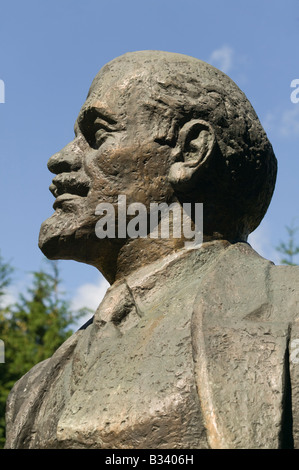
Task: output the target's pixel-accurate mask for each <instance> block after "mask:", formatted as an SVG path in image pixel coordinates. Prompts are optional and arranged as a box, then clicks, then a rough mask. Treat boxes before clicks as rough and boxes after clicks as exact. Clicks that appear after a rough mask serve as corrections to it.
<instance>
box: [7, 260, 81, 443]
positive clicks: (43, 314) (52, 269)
mask: <svg viewBox="0 0 299 470" xmlns="http://www.w3.org/2000/svg"><path fill="white" fill-rule="evenodd" d="M0 272H1V267H0ZM6 273H7V274H8V273H9V270H8V269H7V271H6ZM32 276H33V278H32V285H31V286H30V287H29V288H28V289H27V293H26V295H24V294H20V296H19V301H18V302H17V303H15V304H14V305H11V306H10V307H6V308H5V309H2V310H1V311H0V339H2V340H3V341H4V343H5V364H0V367H1V369H0V370H1V382H0V446H1V444H2V445H3V444H4V441H5V438H4V426H5V421H4V415H5V405H6V400H7V396H8V393H9V391H10V390H11V388H12V387H13V385H14V383H15V382H16V381H17V380H18V379H19V378H21V377H22V376H23V375H24V374H25V373H26V372H27V371H28V370H29V369H31V368H32V367H33V366H34V365H35V364H37V363H38V362H40V361H43V360H44V359H47V358H49V357H50V356H51V355H52V354H53V353H54V351H56V349H57V348H58V347H59V346H60V345H61V344H62V343H63V342H64V341H65V340H66V339H67V338H68V337H69V336H70V335H71V334H72V333H73V329H72V328H74V325H75V322H76V321H77V320H78V319H79V318H80V317H81V316H82V315H85V314H86V313H87V309H81V310H80V311H77V312H73V311H72V310H71V309H70V306H69V304H68V302H67V301H66V300H65V299H64V298H63V293H62V292H61V290H60V284H61V281H60V279H59V268H58V262H57V261H50V262H48V267H47V269H46V270H45V269H42V270H40V271H35V272H33V273H32ZM7 279H8V278H7V276H6V277H5V276H4V277H3V282H4V281H5V280H7ZM4 285H5V286H7V285H8V284H7V282H6V283H5V282H4V284H3V286H4Z"/></svg>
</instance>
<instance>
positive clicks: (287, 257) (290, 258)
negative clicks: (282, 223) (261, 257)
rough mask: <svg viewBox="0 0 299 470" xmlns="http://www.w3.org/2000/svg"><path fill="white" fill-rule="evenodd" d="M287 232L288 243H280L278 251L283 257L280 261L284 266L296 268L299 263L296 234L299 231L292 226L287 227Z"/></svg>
mask: <svg viewBox="0 0 299 470" xmlns="http://www.w3.org/2000/svg"><path fill="white" fill-rule="evenodd" d="M286 230H287V232H288V240H287V242H286V243H285V242H280V244H279V245H278V246H277V247H276V249H277V251H279V252H280V253H281V254H282V255H283V257H282V258H281V260H280V262H281V263H282V264H287V265H289V266H296V265H297V264H298V263H295V257H296V255H298V254H299V245H297V244H296V241H295V234H296V232H297V231H298V227H295V226H294V224H292V225H291V226H290V227H286Z"/></svg>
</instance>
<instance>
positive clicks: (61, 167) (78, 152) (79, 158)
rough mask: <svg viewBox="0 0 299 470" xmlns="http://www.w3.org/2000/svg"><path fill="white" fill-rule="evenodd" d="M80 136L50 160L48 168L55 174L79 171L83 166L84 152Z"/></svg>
mask: <svg viewBox="0 0 299 470" xmlns="http://www.w3.org/2000/svg"><path fill="white" fill-rule="evenodd" d="M79 140H80V138H79V137H76V138H75V139H74V140H73V141H72V142H70V143H69V144H67V145H66V146H65V147H64V148H63V149H62V150H60V151H59V152H57V153H55V154H54V155H52V157H50V159H49V161H48V169H49V170H50V171H51V173H54V174H55V175H57V174H59V173H69V172H71V171H78V170H80V168H81V167H82V163H83V152H82V149H81V148H80V142H79Z"/></svg>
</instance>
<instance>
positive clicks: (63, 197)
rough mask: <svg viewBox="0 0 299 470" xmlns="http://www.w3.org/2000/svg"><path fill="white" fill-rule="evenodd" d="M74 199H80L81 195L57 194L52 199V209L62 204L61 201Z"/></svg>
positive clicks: (65, 201)
mask: <svg viewBox="0 0 299 470" xmlns="http://www.w3.org/2000/svg"><path fill="white" fill-rule="evenodd" d="M75 199H82V196H78V194H70V193H65V194H60V196H58V197H57V198H56V199H55V201H54V204H53V209H58V208H60V207H61V206H62V205H63V203H67V202H71V201H74V200H75Z"/></svg>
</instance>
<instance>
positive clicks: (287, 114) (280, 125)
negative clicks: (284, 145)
mask: <svg viewBox="0 0 299 470" xmlns="http://www.w3.org/2000/svg"><path fill="white" fill-rule="evenodd" d="M262 124H263V126H264V128H265V130H266V131H267V132H270V131H271V132H272V133H274V132H275V133H276V134H279V135H280V136H282V137H291V136H299V104H297V105H293V106H292V108H290V109H286V110H284V111H282V110H276V111H272V112H269V113H267V114H266V116H265V118H264V119H263V120H262Z"/></svg>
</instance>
